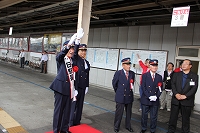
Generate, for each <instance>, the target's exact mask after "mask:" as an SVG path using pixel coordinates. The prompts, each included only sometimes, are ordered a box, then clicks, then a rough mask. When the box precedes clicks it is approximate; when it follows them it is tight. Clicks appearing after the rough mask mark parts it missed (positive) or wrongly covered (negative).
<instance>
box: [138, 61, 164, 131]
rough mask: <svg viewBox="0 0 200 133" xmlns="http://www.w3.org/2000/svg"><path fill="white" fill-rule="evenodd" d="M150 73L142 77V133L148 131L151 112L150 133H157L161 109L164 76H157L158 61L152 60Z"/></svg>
mask: <svg viewBox="0 0 200 133" xmlns="http://www.w3.org/2000/svg"><path fill="white" fill-rule="evenodd" d="M149 64H150V71H149V72H146V73H144V74H143V75H142V84H141V87H142V91H143V93H142V97H141V104H142V118H141V126H142V130H141V132H140V133H145V132H146V130H147V121H148V113H149V112H150V121H151V123H150V132H151V133H155V131H156V125H157V115H158V108H159V97H160V95H161V88H162V76H161V75H159V74H157V73H156V71H157V70H158V60H156V59H154V60H150V61H149Z"/></svg>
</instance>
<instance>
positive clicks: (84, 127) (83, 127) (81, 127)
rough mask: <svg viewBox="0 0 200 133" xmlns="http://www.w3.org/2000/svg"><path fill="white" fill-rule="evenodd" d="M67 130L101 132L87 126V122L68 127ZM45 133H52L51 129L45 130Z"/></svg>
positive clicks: (83, 132)
mask: <svg viewBox="0 0 200 133" xmlns="http://www.w3.org/2000/svg"><path fill="white" fill-rule="evenodd" d="M69 131H70V132H72V133H103V132H101V131H99V130H97V129H95V128H93V127H90V126H88V125H87V124H81V125H78V126H73V127H70V128H69ZM46 133H53V131H50V132H46Z"/></svg>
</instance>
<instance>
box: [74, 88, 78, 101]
mask: <svg viewBox="0 0 200 133" xmlns="http://www.w3.org/2000/svg"><path fill="white" fill-rule="evenodd" d="M77 95H78V91H77V90H74V97H73V101H76V100H77V99H76V96H77Z"/></svg>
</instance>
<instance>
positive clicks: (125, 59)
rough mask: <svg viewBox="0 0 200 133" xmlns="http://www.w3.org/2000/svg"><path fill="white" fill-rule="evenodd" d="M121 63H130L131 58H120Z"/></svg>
mask: <svg viewBox="0 0 200 133" xmlns="http://www.w3.org/2000/svg"><path fill="white" fill-rule="evenodd" d="M121 63H122V64H131V59H130V58H124V59H122V60H121Z"/></svg>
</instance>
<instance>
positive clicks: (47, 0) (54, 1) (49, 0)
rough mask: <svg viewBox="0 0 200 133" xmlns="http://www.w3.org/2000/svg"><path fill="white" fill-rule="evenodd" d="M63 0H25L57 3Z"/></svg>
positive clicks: (28, 0)
mask: <svg viewBox="0 0 200 133" xmlns="http://www.w3.org/2000/svg"><path fill="white" fill-rule="evenodd" d="M62 1H64V0H27V2H45V3H57V2H62Z"/></svg>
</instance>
